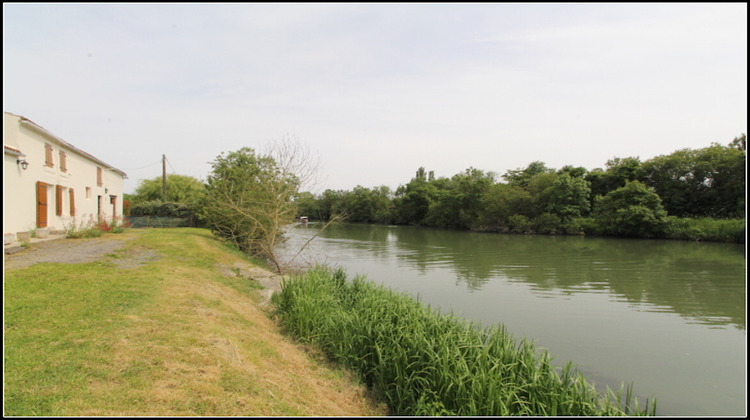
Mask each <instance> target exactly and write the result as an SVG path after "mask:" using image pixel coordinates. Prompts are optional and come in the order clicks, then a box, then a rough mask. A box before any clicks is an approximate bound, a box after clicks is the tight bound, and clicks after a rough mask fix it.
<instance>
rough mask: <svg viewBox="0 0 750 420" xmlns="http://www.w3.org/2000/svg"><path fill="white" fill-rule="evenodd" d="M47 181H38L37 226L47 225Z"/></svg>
mask: <svg viewBox="0 0 750 420" xmlns="http://www.w3.org/2000/svg"><path fill="white" fill-rule="evenodd" d="M47 185H49V184H47V183H45V182H42V181H37V183H36V227H40V228H43V227H47Z"/></svg>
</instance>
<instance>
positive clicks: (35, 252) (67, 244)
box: [4, 237, 133, 270]
mask: <svg viewBox="0 0 750 420" xmlns="http://www.w3.org/2000/svg"><path fill="white" fill-rule="evenodd" d="M130 239H133V238H132V237H131V238H128V239H119V238H118V239H115V238H88V239H67V238H61V239H55V240H51V241H46V242H38V243H35V244H32V245H30V246H29V247H28V248H26V249H24V250H21V251H19V252H15V253H12V254H5V261H4V262H5V269H6V270H13V269H18V268H24V267H29V266H31V265H34V264H37V263H42V262H51V263H66V264H78V263H86V262H91V261H96V260H98V259H100V258H102V257H104V256H105V255H107V254H111V253H113V252H115V251H117V250H118V249H120V248H122V247H123V246H124V245H125V240H130Z"/></svg>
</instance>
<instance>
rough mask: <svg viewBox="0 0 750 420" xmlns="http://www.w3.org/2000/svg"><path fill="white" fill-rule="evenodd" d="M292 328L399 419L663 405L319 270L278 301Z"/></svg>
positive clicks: (490, 332)
mask: <svg viewBox="0 0 750 420" xmlns="http://www.w3.org/2000/svg"><path fill="white" fill-rule="evenodd" d="M274 301H275V303H276V305H277V311H278V315H279V316H280V319H281V322H282V324H283V326H284V327H285V328H286V329H287V331H289V332H290V333H292V334H294V335H295V336H296V337H298V339H300V340H302V341H305V342H309V343H313V344H314V345H316V346H319V347H320V348H321V349H322V350H323V351H324V352H325V353H326V354H327V355H329V357H331V358H332V359H333V360H334V361H336V362H338V363H341V364H343V365H345V366H347V367H349V368H352V369H353V370H354V371H356V372H357V373H358V374H359V376H360V377H361V378H362V380H363V381H364V382H365V383H366V384H367V385H368V386H370V387H372V388H373V389H374V390H375V391H376V393H377V394H379V395H380V397H381V398H383V399H384V401H385V402H386V403H387V404H388V405H389V408H390V409H391V410H392V412H393V413H394V414H396V415H419V416H436V415H456V416H484V415H489V416H506V415H544V416H600V415H611V416H619V415H626V414H652V415H653V414H654V413H655V403H651V408H650V410H649V407H648V405H649V402H648V401H647V402H646V409H644V410H640V408H639V407H638V402H637V401H635V400H634V399H633V398H632V397H631V389H630V388H628V389H627V390H626V395H625V396H624V398H623V396H622V395H621V393H622V390H620V391H618V392H612V391H608V392H607V393H606V394H600V393H599V392H597V391H596V389H595V388H594V386H593V385H591V384H590V383H588V382H587V381H586V380H585V378H584V377H583V376H582V375H581V374H580V373H578V372H577V371H576V370H575V369H574V367H573V366H572V365H571V364H569V365H567V366H565V367H563V368H556V367H554V366H552V365H551V364H550V360H549V356H548V354H547V353H545V352H540V351H538V349H537V348H535V346H534V345H533V344H532V343H530V342H527V341H525V340H521V341H517V340H515V339H514V338H513V337H511V335H510V334H509V333H508V332H507V331H506V330H505V329H504V327H502V326H501V325H498V326H495V327H491V328H485V327H480V326H479V325H477V324H473V323H468V322H466V321H464V320H461V319H459V318H457V317H454V316H452V315H445V314H441V313H439V312H438V311H435V310H432V309H431V308H429V307H426V306H424V305H422V304H421V303H419V302H418V301H416V300H414V299H412V298H411V297H409V296H407V295H405V294H400V293H397V292H394V291H392V290H390V289H387V288H384V287H382V286H377V285H375V284H374V283H372V282H370V281H367V280H365V279H364V278H362V277H356V278H354V279H352V280H351V281H350V280H347V278H346V274H345V273H344V272H343V271H342V270H338V271H333V270H331V269H327V268H317V269H315V270H311V271H309V272H308V273H306V274H304V275H299V276H295V277H290V278H288V279H286V280H285V282H284V284H283V291H282V293H281V294H280V295H278V296H276V298H275V300H274Z"/></svg>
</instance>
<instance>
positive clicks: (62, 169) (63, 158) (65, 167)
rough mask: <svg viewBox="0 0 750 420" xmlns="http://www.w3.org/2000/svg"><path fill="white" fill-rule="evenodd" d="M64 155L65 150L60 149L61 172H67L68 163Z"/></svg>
mask: <svg viewBox="0 0 750 420" xmlns="http://www.w3.org/2000/svg"><path fill="white" fill-rule="evenodd" d="M66 156H67V155H66V154H65V152H64V151H62V150H60V170H61V171H63V172H68V163H67V161H66V159H65V157H66Z"/></svg>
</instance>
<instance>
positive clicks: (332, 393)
mask: <svg viewBox="0 0 750 420" xmlns="http://www.w3.org/2000/svg"><path fill="white" fill-rule="evenodd" d="M133 246H138V247H139V250H142V249H143V248H144V247H146V248H149V249H153V250H155V251H158V253H159V255H160V256H161V257H160V258H158V259H149V261H147V262H146V264H145V265H143V266H138V267H134V268H129V269H127V270H116V271H117V272H118V273H121V275H122V276H125V278H114V279H113V280H112V282H114V283H117V282H121V283H122V284H134V285H135V286H133V287H136V288H137V289H138V290H145V291H144V292H143V295H144V296H145V298H144V296H140V295H139V296H140V298H139V296H134V297H133V298H134V299H135V301H133V302H125V307H126V308H127V310H125V311H110V312H109V313H100V314H99V315H100V316H104V317H106V318H108V319H110V320H111V322H100V323H97V324H96V325H95V326H91V328H95V329H97V331H92V332H90V333H86V334H83V335H84V336H86V337H89V336H96V337H101V340H102V341H103V342H104V343H105V344H106V345H99V346H97V345H92V346H90V348H89V349H88V351H89V354H88V356H87V357H86V360H85V361H83V362H82V363H85V364H86V365H88V366H89V369H88V371H89V373H88V374H86V375H84V377H82V378H79V379H77V380H75V381H74V383H75V386H74V387H72V389H73V390H72V391H70V389H71V387H68V388H69V391H66V392H61V391H59V390H57V391H56V390H55V389H51V388H47V390H46V391H45V392H47V393H50V394H52V395H53V396H54V398H53V401H51V402H50V403H49V404H45V405H43V406H38V407H40V408H38V410H37V409H33V410H32V409H28V405H24V404H22V402H23V401H22V400H23V399H24V398H28V396H29V395H28V393H27V392H19V393H18V395H17V397H16V398H14V400H13V402H12V404H11V407H12V410H13V412H12V414H14V415H25V414H35V415H67V416H347V417H348V416H373V415H374V416H378V415H385V414H386V411H385V408H384V406H383V405H382V404H381V405H379V404H376V403H374V402H373V400H372V399H370V398H369V396H368V395H367V392H366V390H365V388H364V387H363V386H362V385H360V384H358V383H357V382H356V381H355V380H354V379H353V377H352V376H351V374H349V373H347V372H345V371H342V370H338V369H335V368H333V367H331V366H329V365H327V364H326V363H325V362H323V361H322V360H321V359H318V358H316V357H314V356H312V355H311V354H310V353H308V352H306V351H304V349H303V348H302V347H300V346H299V345H298V344H296V343H295V342H293V341H292V340H291V339H289V338H287V337H286V336H284V335H283V334H282V333H281V331H280V329H279V326H278V325H277V324H276V323H275V322H274V321H273V320H272V319H270V318H269V315H268V313H267V312H266V311H265V310H264V309H263V308H262V307H261V306H260V304H259V300H260V299H259V298H258V289H257V288H255V287H254V286H253V285H252V284H248V283H249V281H248V280H247V279H244V278H242V277H239V276H235V275H232V274H227V273H226V272H223V271H222V270H221V269H220V268H219V266H220V265H228V266H231V265H232V264H235V263H243V264H247V260H245V259H243V258H242V257H241V256H240V255H238V254H233V253H231V252H227V250H226V249H224V248H223V247H221V246H219V244H217V243H216V242H215V241H214V240H213V239H212V238H211V237H210V234H208V233H207V232H206V231H204V230H200V229H170V230H153V231H148V232H147V233H145V234H143V235H139V237H138V238H136V239H135V240H134V241H133ZM122 255H128V253H127V252H126V251H125V252H123V253H122ZM112 258H116V256H113V257H112ZM96 264H97V263H92V264H86V265H85V266H88V267H89V269H91V270H93V271H94V272H95V273H96V271H97V266H96ZM98 264H99V266H98V267H99V268H100V269H101V270H109V271H110V272H111V271H112V268H113V267H115V266H116V264H114V263H98ZM30 269H33V267H32V268H30ZM19 271H23V270H19ZM95 275H96V274H94V276H95ZM86 284H88V283H87V282H83V283H82V284H81V285H79V287H85V285H86ZM108 285H111V284H110V283H105V284H104V285H100V286H99V287H103V288H106V287H108ZM61 290H65V289H61ZM70 293H71V296H72V295H73V294H74V293H73V292H70ZM23 294H24V293H23V291H22V290H21V291H19V292H18V293H16V294H15V295H14V296H15V297H14V299H23ZM97 295H98V294H97V293H92V296H97ZM58 297H59V296H58ZM63 298H64V297H63ZM48 299H51V297H48ZM100 303H102V305H100V306H101V307H103V308H106V307H107V306H106V304H104V303H103V302H100ZM89 304H92V303H89ZM83 311H84V312H87V311H88V310H87V309H85V308H84V310H83ZM53 313H54V312H50V315H48V316H51V314H53ZM21 324H22V323H21V322H19V323H18V324H17V325H18V328H31V327H22V326H21ZM44 324H45V323H44V322H43V323H42V325H44ZM14 325H16V324H14ZM19 333H21V331H19ZM21 335H22V334H19V335H18V337H19V340H20V337H21ZM6 343H7V341H6ZM18 345H19V346H22V345H34V343H33V340H32V343H21V342H20V341H19V343H18ZM47 352H48V353H49V352H52V353H54V352H55V350H54V349H49V350H47ZM48 353H42V355H44V354H46V356H42V357H47V358H48V359H49V360H52V359H55V360H60V363H63V364H65V363H67V362H66V361H65V359H64V358H61V357H58V356H59V355H56V354H48ZM14 354H16V353H14ZM18 355H19V356H13V357H20V353H18ZM12 365H14V366H20V364H12ZM50 368H51V369H54V368H53V367H50ZM6 369H7V367H6ZM92 372H93V374H92ZM16 374H17V376H19V377H20V378H19V380H20V382H19V383H21V382H23V383H27V384H28V383H29V381H31V382H34V381H42V380H43V379H42V378H41V377H37V378H24V377H23V374H22V373H20V372H16ZM61 385H65V383H64V381H62V382H61ZM11 386H14V385H11ZM32 394H33V392H32ZM7 403H8V399H7V398H6V407H7V405H8V404H7ZM23 407H27V408H26V409H24V408H23ZM30 411H33V413H32V412H30Z"/></svg>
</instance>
